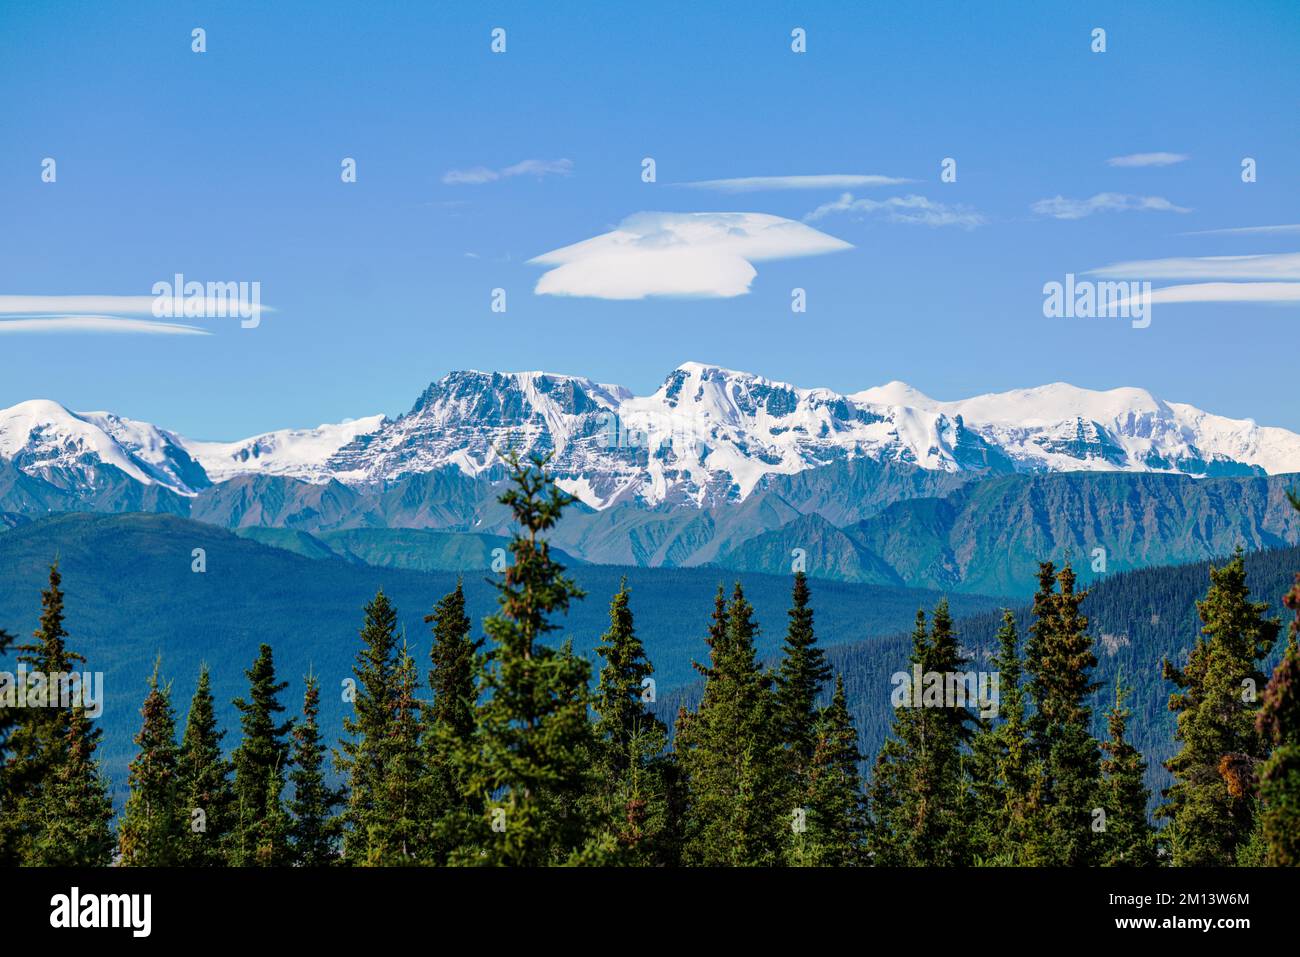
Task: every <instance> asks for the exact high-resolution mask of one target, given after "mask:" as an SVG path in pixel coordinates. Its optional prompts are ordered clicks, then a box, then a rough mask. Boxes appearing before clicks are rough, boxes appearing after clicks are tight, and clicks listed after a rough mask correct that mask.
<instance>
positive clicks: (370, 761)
mask: <svg viewBox="0 0 1300 957" xmlns="http://www.w3.org/2000/svg"><path fill="white" fill-rule="evenodd" d="M365 616H366V617H365V623H364V624H363V625H362V628H361V643H362V646H361V650H360V651H359V652H358V653H357V661H356V664H355V665H353V668H352V673H353V675H354V676H355V688H354V689H352V705H353V708H354V710H355V713H356V717H355V718H344V719H343V730H344V731H345V732H346V734H347V735H348V738H346V739H345V740H343V741H342V742H341V743H340V745H339V749H338V750H337V751H335V753H334V760H335V765H336V767H337V768H338V770H339V772H340V773H341V774H342V775H343V776H344V778H345V779H346V781H347V791H348V799H347V806H346V808H345V810H344V813H343V824H344V832H343V858H344V860H345V861H347V862H348V863H349V864H365V863H367V862H368V861H372V860H374V859H375V857H376V856H377V855H376V853H372V852H374V851H376V848H377V846H378V844H379V843H380V842H382V840H383V833H384V831H385V830H386V829H387V827H388V826H389V823H390V820H389V808H387V807H386V806H385V804H384V792H385V787H386V784H385V780H386V777H387V774H388V771H387V763H388V754H389V752H390V750H391V746H392V741H393V736H394V727H393V724H394V711H393V702H394V697H395V694H394V677H393V669H394V658H395V654H396V647H397V609H395V608H394V607H393V606H392V603H391V602H389V600H388V596H387V595H385V594H384V592H383V589H380V590H379V592H378V593H377V594H376V595H375V597H374V599H373V600H372V601H371V602H370V603H369V604H367V605H366V608H365Z"/></svg>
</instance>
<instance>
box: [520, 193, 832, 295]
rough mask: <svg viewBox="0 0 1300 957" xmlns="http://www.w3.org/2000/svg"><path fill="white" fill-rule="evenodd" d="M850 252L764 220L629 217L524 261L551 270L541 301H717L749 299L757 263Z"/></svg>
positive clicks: (755, 216) (818, 235)
mask: <svg viewBox="0 0 1300 957" xmlns="http://www.w3.org/2000/svg"><path fill="white" fill-rule="evenodd" d="M851 248H852V246H851V244H850V243H846V242H844V241H843V240H839V239H836V238H835V237H833V236H828V235H827V234H826V233H823V232H820V231H818V230H816V229H813V228H812V227H811V226H807V225H805V224H803V223H799V222H795V221H794V220H792V219H783V218H782V217H780V216H769V215H767V214H765V213H636V214H635V215H632V216H629V217H628V218H627V219H625V220H623V222H621V223H619V225H618V227H617V228H616V229H614V230H613V231H612V232H608V233H603V234H602V235H600V236H594V237H592V238H591V239H586V240H583V241H582V242H580V243H574V244H573V245H572V246H565V247H564V248H562V249H556V250H553V251H552V252H549V253H543V254H542V255H540V256H538V257H536V258H535V259H532V260H530V262H532V263H536V264H537V265H541V266H554V267H555V268H554V269H551V270H549V271H548V272H546V273H545V274H544V275H543V276H542V277H541V279H539V280H538V281H537V287H536V289H535V290H534V292H536V293H537V294H538V295H542V296H584V297H589V298H595V299H644V298H646V297H647V296H677V297H682V298H690V299H716V298H730V297H732V296H742V295H744V294H745V293H747V292H749V286H750V283H751V282H753V279H754V276H755V275H757V271H756V270H755V269H754V265H753V264H754V263H756V262H764V261H766V260H771V259H789V258H793V257H796V256H818V255H821V254H822V253H830V252H837V251H839V250H841V249H851Z"/></svg>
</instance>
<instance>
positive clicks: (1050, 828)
mask: <svg viewBox="0 0 1300 957" xmlns="http://www.w3.org/2000/svg"><path fill="white" fill-rule="evenodd" d="M1053 572H1054V568H1053V566H1052V563H1050V562H1046V563H1043V564H1042V565H1041V566H1040V570H1039V591H1038V594H1037V595H1036V596H1035V598H1034V614H1035V621H1034V625H1033V627H1032V629H1031V639H1030V642H1029V645H1028V647H1027V654H1026V661H1025V664H1026V668H1027V670H1028V671H1029V673H1030V675H1031V679H1030V688H1031V691H1032V693H1033V697H1034V704H1035V712H1034V715H1033V718H1032V720H1031V725H1032V726H1033V728H1034V731H1035V741H1036V747H1037V750H1038V754H1039V756H1040V758H1041V759H1042V761H1043V773H1044V775H1045V782H1044V789H1043V794H1042V802H1043V803H1042V815H1041V817H1040V819H1039V820H1038V822H1037V824H1038V826H1037V827H1036V828H1035V829H1034V833H1033V834H1032V835H1031V839H1032V840H1033V841H1034V843H1033V845H1032V846H1031V847H1029V848H1027V849H1026V854H1027V856H1028V857H1029V859H1030V860H1033V861H1035V862H1041V863H1047V864H1055V865H1062V866H1080V865H1089V864H1096V863H1097V862H1098V861H1099V859H1100V855H1101V850H1102V849H1101V842H1100V841H1098V840H1097V838H1096V835H1097V834H1098V833H1100V832H1098V831H1094V830H1093V824H1094V821H1096V820H1097V818H1096V817H1095V816H1094V811H1095V809H1096V808H1097V802H1098V801H1099V800H1100V798H1101V794H1100V787H1101V754H1100V751H1099V748H1098V745H1097V741H1096V739H1095V738H1094V737H1093V736H1092V731H1091V728H1092V710H1091V708H1089V706H1088V704H1087V702H1088V698H1089V697H1090V696H1091V694H1092V693H1093V692H1094V691H1095V690H1096V689H1097V688H1098V685H1097V684H1096V683H1095V682H1094V681H1093V680H1092V669H1094V668H1095V667H1096V666H1097V657H1096V655H1095V654H1093V651H1092V636H1091V635H1089V634H1088V631H1087V628H1088V619H1087V617H1086V616H1084V615H1083V614H1081V613H1080V611H1079V606H1080V605H1081V604H1082V603H1083V601H1084V599H1085V598H1087V596H1088V593H1087V592H1086V591H1076V590H1075V587H1074V586H1075V581H1076V578H1075V574H1074V570H1073V569H1072V568H1071V567H1070V566H1069V564H1068V563H1067V564H1066V565H1065V567H1064V568H1062V569H1061V570H1060V572H1056V573H1055V575H1053ZM1058 584H1059V586H1060V591H1059V592H1058V591H1057V590H1056V587H1055V586H1056V585H1058Z"/></svg>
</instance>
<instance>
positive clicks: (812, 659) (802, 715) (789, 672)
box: [776, 572, 831, 793]
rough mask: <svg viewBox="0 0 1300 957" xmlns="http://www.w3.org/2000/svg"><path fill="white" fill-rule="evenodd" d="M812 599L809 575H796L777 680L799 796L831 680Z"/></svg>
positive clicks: (783, 730)
mask: <svg viewBox="0 0 1300 957" xmlns="http://www.w3.org/2000/svg"><path fill="white" fill-rule="evenodd" d="M808 599H809V591H808V579H807V576H805V575H804V573H803V572H796V573H795V576H794V589H793V596H792V604H791V607H790V612H789V617H790V623H789V625H788V627H787V629H786V635H785V655H784V657H783V659H782V661H781V666H780V670H779V671H778V673H777V677H776V698H777V714H778V716H779V720H780V724H781V736H782V741H784V742H785V744H786V746H787V747H788V748H789V750H790V765H791V775H792V781H791V785H792V787H793V789H794V790H795V791H796V793H803V792H804V791H805V790H806V789H807V785H808V781H807V770H808V766H809V765H810V764H811V762H812V757H813V750H814V749H815V748H816V746H817V722H818V711H817V698H818V696H819V695H820V694H821V690H822V685H824V684H825V683H826V682H827V681H828V680H830V677H831V669H830V666H829V665H828V664H827V663H826V654H825V653H824V652H823V651H822V649H821V648H819V647H818V646H817V635H816V633H815V632H814V631H813V610H812V608H810V607H809V605H808Z"/></svg>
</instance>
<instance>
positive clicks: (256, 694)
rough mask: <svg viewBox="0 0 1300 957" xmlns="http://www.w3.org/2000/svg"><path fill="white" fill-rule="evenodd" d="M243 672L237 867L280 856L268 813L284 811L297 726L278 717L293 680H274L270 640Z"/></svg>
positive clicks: (275, 824) (236, 791)
mask: <svg viewBox="0 0 1300 957" xmlns="http://www.w3.org/2000/svg"><path fill="white" fill-rule="evenodd" d="M244 674H245V675H246V676H247V677H248V681H249V692H248V699H247V700H245V699H243V698H237V699H235V707H236V708H238V709H239V713H240V718H239V721H240V729H241V732H242V735H241V741H240V743H239V747H238V748H236V749H235V753H234V755H232V760H231V763H232V765H233V766H234V771H235V783H234V796H235V808H236V820H235V828H234V836H233V841H232V847H231V855H230V863H231V864H232V865H234V866H236V867H248V866H252V865H256V864H259V863H266V862H267V861H268V860H271V859H273V860H275V861H277V862H278V861H279V860H280V859H281V854H280V846H279V841H278V838H276V837H275V836H274V833H273V832H274V830H275V829H276V828H278V827H279V821H278V820H276V821H270V820H268V816H274V817H277V818H278V815H279V814H280V813H282V810H283V809H282V808H281V807H280V793H281V792H282V791H283V788H284V771H285V764H286V763H287V761H288V757H289V743H288V741H287V740H286V736H287V735H288V733H289V730H290V729H291V728H292V726H293V722H291V721H286V722H282V723H281V722H278V721H277V720H276V716H277V715H278V714H280V712H282V711H284V705H283V704H281V703H280V700H279V694H280V692H282V691H283V690H284V689H285V688H287V687H288V686H289V685H288V682H283V681H281V682H277V681H276V680H275V661H274V657H273V655H272V652H271V646H270V645H266V644H263V645H262V646H260V647H259V649H258V653H257V658H256V659H255V660H254V661H253V665H252V667H251V668H249V669H248V670H247V671H246V672H244Z"/></svg>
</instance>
